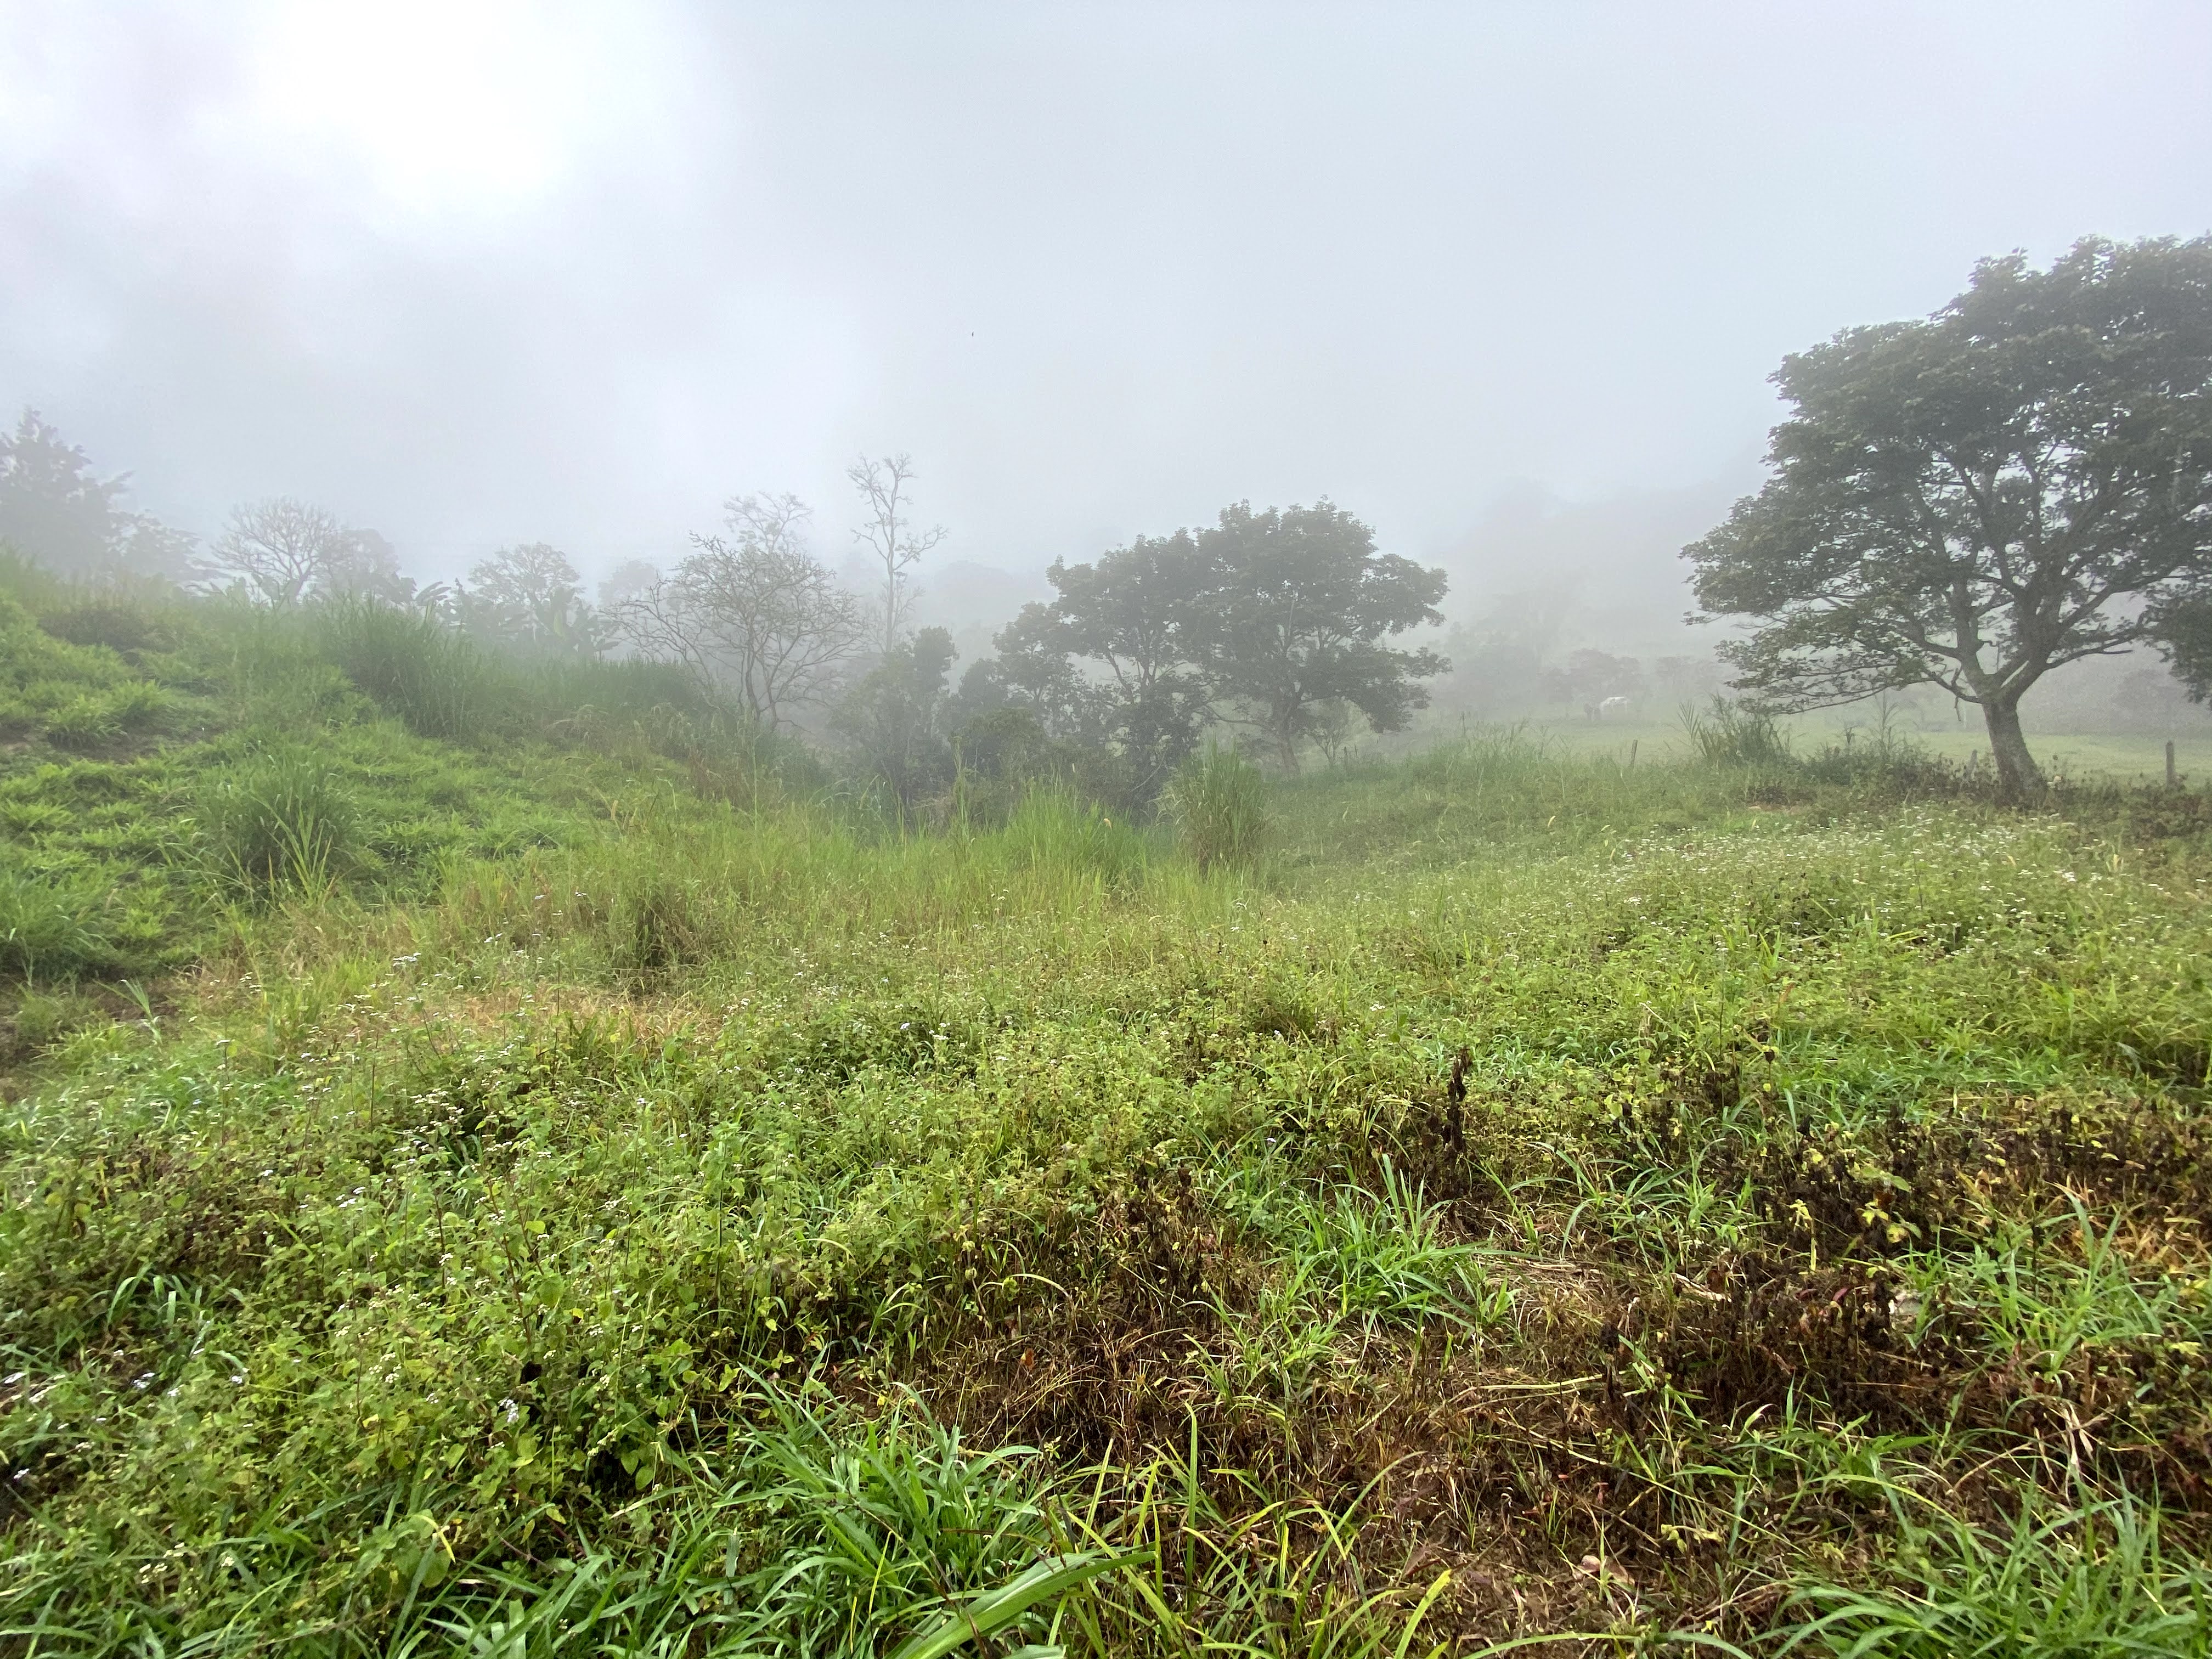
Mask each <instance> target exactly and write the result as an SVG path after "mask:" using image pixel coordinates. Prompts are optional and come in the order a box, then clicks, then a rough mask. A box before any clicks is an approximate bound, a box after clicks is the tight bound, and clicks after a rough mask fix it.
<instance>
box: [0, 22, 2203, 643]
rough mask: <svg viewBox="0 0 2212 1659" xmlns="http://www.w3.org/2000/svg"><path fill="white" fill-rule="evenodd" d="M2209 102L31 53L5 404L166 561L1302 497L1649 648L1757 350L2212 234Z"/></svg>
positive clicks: (603, 40)
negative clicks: (242, 511)
mask: <svg viewBox="0 0 2212 1659" xmlns="http://www.w3.org/2000/svg"><path fill="white" fill-rule="evenodd" d="M2208 65H2212V22H2208V20H2207V19H2206V17H2205V15H2203V10H2202V9H2201V8H2197V7H2194V6H2191V5H2186V4H2173V5H2116V6H2112V7H2100V8H2096V9H2057V8H2049V9H2028V10H2026V11H2022V10H2021V9H2019V8H2017V7H2012V6H2004V5H1990V6H1975V5H1956V6H1947V7H1944V8H1942V9H1938V10H1936V11H1934V12H1929V11H1928V10H1926V9H1923V8H1918V7H1909V6H1881V5H1868V6H1853V7H1848V8H1828V9H1803V8H1780V9H1778V8H1773V7H1765V6H1755V5H1743V6H1729V5H1719V6H1705V7H1693V8H1680V9H1634V10H1632V11H1630V12H1626V13H1624V12H1623V11H1621V10H1620V9H1613V8H1607V7H1604V6H1565V7H1547V8H1545V9H1543V10H1542V12H1541V15H1540V14H1538V13H1534V12H1528V11H1522V10H1516V9H1505V8H1462V7H1446V6H1407V7H1401V8H1395V9H1389V10H1388V11H1357V12H1355V11H1352V10H1349V9H1335V8H1329V7H1291V8H1280V7H1272V6H1269V7H1239V6H1233V5H1220V6H1206V7H1198V8H1184V7H1137V8H1114V9H1092V10H1085V9H1074V8H1054V9H1020V8H1003V7H988V6H984V7H962V6H956V7H945V8H932V9H930V10H929V11H928V12H927V14H923V13H919V12H916V11H915V10H913V9H908V8H900V7H890V6H885V7H866V6H848V7H824V8H808V9H777V8H757V7H756V8H732V7H684V6H652V5H647V6H629V7H623V8H620V9H586V8H555V9H544V8H537V7H530V6H522V5H502V4H496V3H494V4H483V5H468V6H463V7H459V8H453V7H445V6H430V5H411V4H409V5H398V6H393V7H382V8H374V9H366V8H364V9H350V8H298V7H288V6H282V5H275V6H253V5H239V6H227V7H220V8H205V7H191V6H159V5H155V6H139V5H129V6H101V5H75V4H48V3H44V0H24V3H21V4H19V5H15V6H11V7H10V8H9V15H8V17H7V19H6V20H5V21H4V23H3V24H0V86H4V87H5V88H6V89H7V94H8V95H7V96H5V97H4V98H0V137H4V141H5V142H4V147H0V148H4V155H0V395H4V396H5V397H6V398H8V399H9V400H10V402H11V403H13V404H29V405H32V406H34V407H36V408H38V409H39V410H40V411H41V412H42V413H43V414H44V415H45V416H46V418H47V419H48V420H50V421H52V422H54V423H55V424H56V426H57V427H58V428H59V429H60V430H61V431H62V433H63V434H64V435H65V436H66V437H68V438H69V439H70V441H73V442H76V443H77V444H80V445H82V446H83V447H85V448H86V449H87V450H88V451H89V453H91V454H92V456H93V457H94V459H95V461H96V462H97V463H98V465H100V467H101V468H102V469H103V470H104V471H108V472H119V471H129V472H130V473H131V478H132V495H131V500H132V502H133V504H134V505H136V506H138V507H143V509H145V510H148V511H150V512H153V513H156V514H158V515H160V516H161V517H162V518H163V519H164V520H167V521H170V522H173V523H174V524H177V525H179V526H183V527H185V528H186V529H189V530H192V531H195V532H199V533H200V534H202V535H203V536H206V535H210V534H212V533H213V532H216V531H217V530H218V529H219V528H220V526H221V524H222V518H223V515H224V514H225V513H227V512H228V509H229V508H230V507H232V506H233V505H234V503H236V502H239V501H247V500H252V499H255V498H258V497H262V496H266V495H294V496H298V497H301V498H302V499H305V500H309V501H315V502H319V503H321V504H323V505H325V506H327V507H329V508H330V509H331V511H332V512H334V513H337V516H338V517H340V518H341V519H342V520H344V521H345V522H347V523H349V524H359V525H367V526H374V527H375V528H376V529H378V530H379V531H380V532H382V533H383V534H384V535H385V536H386V537H387V538H389V539H390V540H391V542H392V544H393V545H394V547H395V548H397V549H398V553H399V556H400V561H401V563H402V565H403V567H404V569H405V570H406V571H407V572H408V574H410V575H412V576H414V577H416V579H417V580H421V581H425V582H427V581H429V580H435V579H438V578H441V577H442V578H450V577H452V576H454V575H458V574H460V573H461V572H463V571H464V570H465V568H467V567H468V565H469V564H470V563H471V562H474V561H475V560H477V559H478V558H481V557H482V556H484V555H486V554H488V553H489V552H490V551H492V550H495V549H496V548H498V547H501V546H506V545H511V544H517V543H532V542H545V543H550V544H553V545H555V546H557V547H559V548H561V549H562V550H565V551H566V552H567V553H568V555H569V556H570V557H571V558H572V559H573V560H574V562H576V564H577V566H578V567H579V568H580V569H581V570H582V571H584V572H585V574H586V575H587V576H588V577H590V578H592V579H594V580H596V579H597V578H598V577H599V576H601V575H603V574H605V573H606V572H607V571H609V570H610V569H611V568H614V567H615V566H616V565H617V564H618V563H620V562H622V561H623V560H625V559H629V558H633V557H641V556H642V557H647V558H652V559H654V560H656V561H659V562H665V561H666V560H667V559H668V558H669V557H670V556H671V555H672V554H674V553H676V552H678V551H680V550H681V549H682V548H683V547H684V538H685V537H686V536H687V535H688V534H689V533H690V532H693V531H698V530H711V529H714V527H716V526H717V525H718V523H719V520H720V503H721V501H723V499H724V498H725V497H726V496H728V495H733V494H741V493H746V492H752V491H763V490H769V491H785V490H787V491H791V492H793V493H796V494H797V495H800V496H801V497H803V498H804V499H805V500H806V501H809V502H811V503H812V504H813V505H814V506H815V507H816V509H817V513H818V514H819V530H820V536H819V540H820V542H821V544H822V546H823V549H824V550H827V551H828V552H829V553H831V554H840V553H842V551H843V550H844V549H845V547H846V545H847V542H846V535H847V532H848V528H849V527H850V522H851V520H852V519H853V518H854V510H853V503H852V502H851V501H850V500H849V493H848V491H847V490H846V489H844V486H843V484H842V476H841V475H842V471H843V469H844V467H845V466H846V465H848V463H849V462H850V460H851V459H852V458H853V456H854V454H856V453H861V452H864V451H865V452H866V453H884V452H891V453H896V452H908V453H912V455H913V456H914V457H915V463H916V465H917V467H918V468H919V469H920V471H921V475H922V477H923V478H924V480H925V494H924V497H923V500H924V506H925V509H926V511H927V514H928V515H929V516H930V517H931V518H932V519H933V520H939V521H942V522H944V523H945V524H947V525H949V526H952V527H953V528H954V530H955V531H956V532H957V533H956V535H955V537H954V538H953V539H952V540H951V541H950V542H949V543H948V544H947V545H946V548H945V560H946V561H948V562H950V561H952V560H957V561H960V562H963V563H968V564H973V565H975V566H979V567H981V568H983V569H986V570H1000V571H1004V572H1006V573H1008V576H1009V577H1010V579H1011V580H1009V581H1008V582H1007V583H1006V592H1007V593H1008V594H1009V595H1012V594H1014V593H1022V594H1035V593H1036V592H1038V591H1039V589H1040V588H1041V582H1040V580H1039V578H1040V576H1041V573H1042V569H1043V568H1044V567H1045V566H1046V565H1047V564H1048V563H1050V562H1051V561H1052V560H1053V559H1054V558H1060V557H1065V558H1066V559H1068V560H1070V561H1072V562H1073V561H1079V560H1083V559H1087V558H1090V557H1092V556H1096V554H1097V553H1098V552H1099V551H1101V550H1103V549H1105V548H1107V547H1109V546H1115V545H1119V544H1123V543H1125V542H1126V541H1127V539H1128V538H1130V537H1131V536H1133V535H1139V534H1148V535H1152V534H1162V533H1165V532H1169V531H1170V530H1173V529H1174V528H1176V526H1183V525H1195V524H1200V523H1203V522H1205V521H1207V520H1210V519H1211V518H1212V515H1213V513H1215V512H1216V511H1217V510H1218V508H1219V507H1221V506H1222V505H1223V504H1224V503H1225V502H1229V501H1239V500H1249V501H1252V502H1253V503H1255V505H1259V506H1265V505H1268V504H1276V505H1288V504H1290V503H1291V502H1293V501H1313V500H1315V499H1316V498H1317V497H1320V496H1322V495H1328V497H1330V498H1331V499H1332V500H1334V501H1337V502H1339V503H1340V504H1341V505H1343V506H1346V507H1349V508H1351V509H1352V510H1353V511H1355V512H1357V513H1359V514H1361V515H1362V516H1363V517H1364V519H1366V520H1368V521H1370V522H1371V523H1372V524H1373V525H1374V526H1375V527H1376V532H1377V534H1378V538H1379V539H1380V542H1381V544H1382V545H1383V547H1384V548H1385V549H1386V550H1389V551H1392V552H1397V553H1401V554H1403V555H1405V556H1408V557H1412V558H1414V559H1416V560H1418V561H1419V562H1422V563H1424V564H1437V565H1442V566H1443V567H1444V568H1447V569H1448V570H1449V572H1450V573H1451V574H1452V578H1453V600H1452V603H1451V604H1450V605H1449V606H1448V607H1447V610H1448V612H1449V614H1450V615H1452V616H1453V617H1455V618H1459V619H1467V618H1470V617H1471V616H1472V613H1473V611H1474V609H1475V608H1476V607H1477V606H1479V605H1480V604H1481V603H1482V601H1483V599H1484V597H1485V596H1486V595H1487V594H1489V593H1492V592H1511V591H1515V590H1516V589H1518V588H1520V587H1523V586H1529V585H1532V584H1534V583H1545V584H1548V583H1551V582H1553V581H1567V582H1572V583H1574V584H1575V585H1576V590H1577V596H1578V598H1577V605H1578V608H1579V609H1580V610H1581V611H1582V612H1583V618H1584V620H1583V624H1582V631H1583V634H1584V635H1586V636H1587V637H1586V638H1584V639H1583V640H1581V641H1578V642H1582V643H1589V644H1595V645H1601V646H1604V647H1607V648H1608V649H1613V650H1616V651H1625V652H1627V653H1630V654H1646V655H1648V654H1657V653H1659V652H1660V647H1661V645H1662V642H1663V641H1662V640H1661V638H1660V637H1659V636H1660V635H1662V634H1664V633H1665V631H1666V627H1667V625H1668V624H1671V623H1672V621H1673V619H1674V617H1675V616H1676V615H1677V614H1678V613H1680V612H1681V611H1686V610H1688V609H1689V608H1690V605H1689V602H1688V600H1687V598H1686V594H1685V592H1684V591H1683V587H1682V583H1681V580H1680V577H1681V573H1680V568H1679V567H1677V566H1675V565H1674V564H1672V563H1671V562H1669V555H1670V554H1671V552H1672V551H1673V550H1674V548H1675V547H1679V545H1680V544H1681V542H1683V541H1686V540H1687V539H1688V538H1690V537H1692V536H1693V535H1695V534H1697V533H1699V532H1700V531H1702V530H1703V529H1704V528H1705V527H1708V526H1710V524H1711V523H1712V522H1714V521H1715V520H1717V518H1718V516H1720V514H1722V513H1724V512H1725V510H1726V507H1727V505H1728V503H1729V501H1732V500H1733V499H1734V498H1735V496H1736V495H1741V494H1743V493H1744V492H1746V491H1747V489H1751V488H1753V486H1754V485H1755V484H1756V483H1757V479H1758V476H1759V471H1758V469H1759V454H1760V451H1761V448H1762V447H1763V442H1764V437H1765V430H1766V428H1768V427H1769V426H1770V425H1771V424H1772V422H1773V421H1774V419H1775V416H1776V404H1775V403H1774V400H1773V397H1772V392H1771V387H1769V386H1767V385H1766V383H1765V376H1766V375H1767V374H1769V373H1770V372H1771V370H1772V368H1774V366H1775V364H1776V362H1778V360H1779V359H1780V357H1781V356H1782V355H1783V354H1784V352H1785V351H1789V350H1794V349H1799V348H1801V347H1802V346H1803V345H1805V344H1806V343H1809V342H1811V341H1814V340H1817V339H1820V338H1822V337H1826V335H1828V334H1829V333H1831V332H1832V331H1834V330H1836V329H1837V328H1838V327H1842V326H1844V325H1849V324H1854V323H1858V322H1863V321H1867V320H1870V319H1884V318H1890V317H1900V316H1911V315H1917V314H1921V313H1926V312H1928V311H1929V310H1931V309H1933V308H1934V307H1936V306H1937V305H1938V304H1940V303H1941V302H1942V301H1943V300H1944V299H1946V298H1947V297H1948V295H1950V294H1951V293H1953V292H1954V290H1955V289H1956V288H1957V287H1958V285H1959V283H1960V277H1961V276H1962V274H1963V273H1964V272H1965V271H1966V270H1967V269H1968V267H1969V266H1970V265H1971V264H1972V262H1973V260H1975V259H1976V258H1980V257H1982V256H1984V255H1986V254H1990V253H1993V252H2002V251H2004V250H2006V249H2008V248H2013V247H2021V248H2025V249H2027V250H2028V251H2029V252H2032V253H2033V254H2035V255H2036V256H2038V257H2039V258H2042V257H2047V256H2049V255H2050V254H2051V253H2054V252H2057V251H2058V250H2059V249H2061V248H2063V246H2066V245H2068V244H2069V243H2070V242H2071V241H2072V240H2075V238H2077V237H2079V236H2081V235H2082V234H2088V233H2091V232H2095V233H2099V234H2108V235H2113V236H2119V237H2128V236H2135V235H2142V234H2158V233H2164V232H2170V231H2184V232H2185V231H2188V230H2190V229H2191V228H2201V227H2202V225H2203V222H2205V220H2206V217H2207V215H2208V213H2212V202H2208V199H2207V187H2206V185H2205V181H2204V174H2203V167H2202V165H2201V160H2202V157H2203V155H2204V154H2205V153H2207V150H2208V148H2212V115H2208V114H2207V111H2208V109H2212V98H2208V97H2207V95H2206V94H2207V93H2208V91H2212V83H2209V82H2208V75H2212V70H2208ZM1540 503H1541V504H1542V505H1540ZM1670 544H1671V545H1670ZM833 562H834V560H833ZM921 580H922V585H923V586H930V587H936V588H939V589H940V590H941V592H940V594H939V599H940V603H941V606H942V611H943V614H944V616H945V619H946V620H948V621H949V622H951V623H961V622H965V621H969V620H972V621H973V623H974V624H975V626H976V627H978V628H986V627H993V626H996V625H998V624H1000V623H1003V621H1005V620H1006V617H1008V616H1010V615H1011V607H1009V606H1007V605H1004V604H1000V605H995V606H994V605H993V604H992V603H990V600H989V599H988V597H987V595H986V594H984V593H982V592H967V591H965V590H964V589H963V584H962V582H961V580H960V579H959V578H958V577H957V575H954V574H948V575H946V576H945V577H944V579H943V580H938V579H936V578H935V577H933V574H931V573H927V572H925V573H923V574H922V578H921ZM1001 613H1002V614H1001ZM1680 648H1681V649H1685V650H1696V649H1699V648H1701V644H1700V642H1699V641H1689V642H1687V643H1684V644H1681V645H1680Z"/></svg>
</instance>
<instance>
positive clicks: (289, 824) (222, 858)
mask: <svg viewBox="0 0 2212 1659" xmlns="http://www.w3.org/2000/svg"><path fill="white" fill-rule="evenodd" d="M199 823H200V830H201V834H202V835H203V836H204V838H205V842H206V845H207V849H208V852H209V854H210V858H211V859H212V860H213V862H214V863H215V865H216V869H217V871H218V872H219V873H220V874H221V875H222V877H223V878H226V879H228V880H230V881H233V882H235V883H238V884H241V885H245V886H249V887H251V886H263V887H276V886H285V885H297V886H301V887H306V888H318V887H327V886H329V885H330V884H331V883H333V882H335V881H337V880H338V879H339V878H342V877H343V876H344V875H346V874H347V873H348V872H349V871H350V870H351V869H352V868H353V866H354V864H355V861H356V848H357V844H358V840H359V834H358V822H357V815H356V811H355V808H354V804H353V799H352V797H351V796H350V795H349V793H348V792H347V791H346V789H345V787H344V786H343V784H342V783H341V782H340V781H338V780H337V778H335V777H333V776H332V775H331V773H330V772H329V770H328V769H325V767H324V766H323V765H322V764H321V763H319V761H317V760H316V759H315V758H314V757H313V756H310V755H306V754H298V753H284V752H276V753H268V754H263V755H260V756H258V757H255V758H254V759H252V760H251V761H249V762H247V763H245V764H243V765H240V766H236V767H233V768H230V769H227V770H225V771H223V772H221V773H218V774H217V775H216V776H215V778H214V779H213V781H211V782H210V785H209V786H208V787H207V788H206V790H205V791H204V793H203V794H202V796H201V799H200V806H199Z"/></svg>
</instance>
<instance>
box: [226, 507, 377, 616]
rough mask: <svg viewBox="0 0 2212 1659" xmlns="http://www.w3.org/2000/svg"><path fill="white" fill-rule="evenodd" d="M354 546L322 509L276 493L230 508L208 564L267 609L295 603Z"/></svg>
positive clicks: (349, 554) (351, 553)
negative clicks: (262, 603)
mask: <svg viewBox="0 0 2212 1659" xmlns="http://www.w3.org/2000/svg"><path fill="white" fill-rule="evenodd" d="M356 553H357V549H356V547H355V546H354V537H353V534H352V532H349V530H347V529H346V527H345V526H343V525H342V524H340V523H339V522H338V521H337V519H336V518H334V517H332V516H331V514H330V513H326V512H325V511H324V510H323V509H322V508H321V507H310V506H308V505H307V503H306V502H305V501H294V500H293V499H292V498H291V497H290V496H289V495H276V496H271V497H270V499H269V500H267V501H252V502H249V503H247V504H246V505H245V506H243V507H234V508H232V509H231V514H230V523H229V526H228V528H226V529H225V530H224V532H223V534H222V539H221V540H220V541H218V542H216V544H215V547H214V550H213V557H212V558H211V559H210V561H209V564H210V569H211V570H212V571H213V573H214V574H216V575H219V576H229V577H233V578H235V579H237V580H240V581H243V582H244V583H245V584H246V586H247V587H248V588H249V589H251V590H252V592H254V593H256V594H257V595H258V596H259V597H260V598H261V599H264V600H266V601H267V602H268V603H270V605H297V604H298V603H299V602H300V601H301V599H302V598H304V597H305V596H306V595H307V592H308V591H309V590H310V589H311V588H313V587H315V586H319V585H320V584H321V583H322V582H324V581H325V580H327V579H328V578H329V576H330V575H331V574H332V573H333V572H334V571H335V570H337V569H338V568H342V566H343V563H344V562H346V561H347V560H349V558H351V557H353V556H356Z"/></svg>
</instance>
